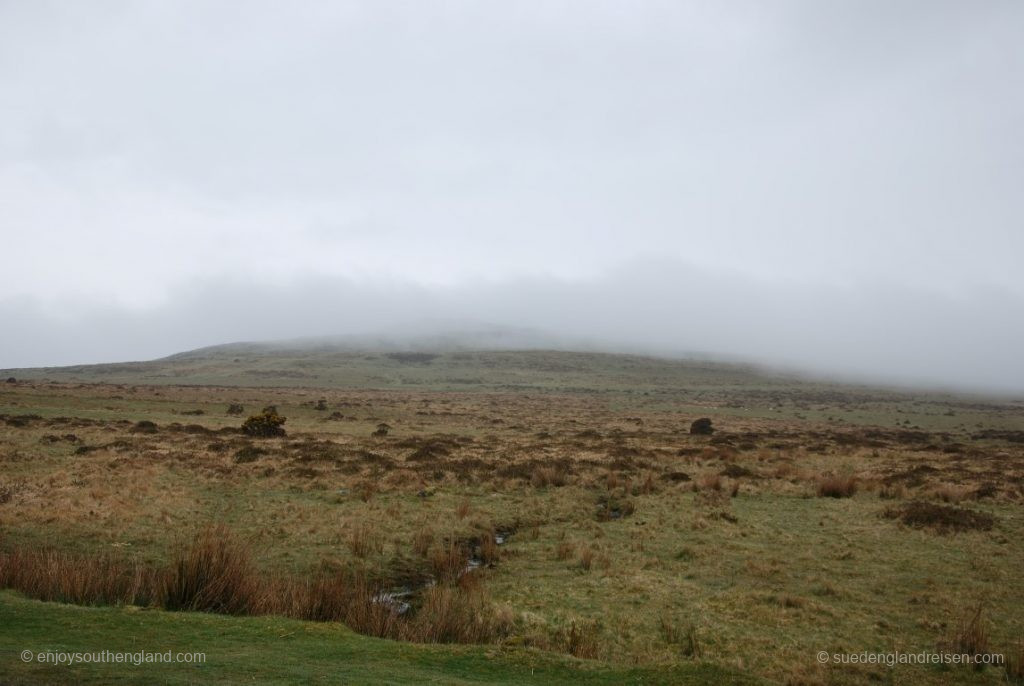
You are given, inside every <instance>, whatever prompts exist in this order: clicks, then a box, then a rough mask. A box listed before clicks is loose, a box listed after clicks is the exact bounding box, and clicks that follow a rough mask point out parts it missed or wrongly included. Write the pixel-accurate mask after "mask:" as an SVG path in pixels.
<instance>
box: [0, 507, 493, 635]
mask: <svg viewBox="0 0 1024 686" xmlns="http://www.w3.org/2000/svg"><path fill="white" fill-rule="evenodd" d="M445 558H446V563H447V564H448V568H447V569H446V570H445V572H446V574H447V576H448V578H449V579H450V580H453V579H458V580H459V583H458V584H457V585H455V586H435V587H431V588H429V589H427V590H425V591H424V593H423V597H422V602H421V604H420V606H419V607H418V608H417V610H416V611H415V613H412V614H411V616H410V617H408V618H407V617H402V616H400V615H399V614H398V613H397V612H396V611H395V610H394V609H393V608H392V607H391V606H389V605H388V604H387V603H383V602H379V601H378V600H377V598H378V597H379V596H378V594H379V593H380V591H381V585H380V584H379V583H378V584H375V583H371V582H370V581H369V580H368V578H367V577H366V576H365V575H364V574H362V573H358V572H351V571H349V572H346V571H336V572H332V573H324V574H320V575H316V576H313V577H306V578H301V577H299V578H297V577H290V576H267V575H264V574H262V573H261V572H260V571H259V570H258V569H257V568H256V567H255V566H254V565H253V563H252V557H251V555H250V553H249V549H248V547H247V546H246V545H245V544H243V543H242V542H240V541H239V540H237V539H236V538H234V537H233V536H232V535H231V533H230V532H229V531H228V530H227V529H226V528H225V527H223V526H217V527H211V528H208V529H205V530H203V531H201V532H200V533H199V534H198V535H197V536H196V538H195V539H194V540H193V541H192V542H191V544H189V545H187V546H180V547H179V548H178V549H177V550H175V551H174V554H173V557H172V562H171V563H170V564H169V565H168V566H167V567H163V568H159V567H152V566H145V565H141V564H137V563H133V562H130V561H127V560H123V559H117V558H114V557H112V556H109V555H105V556H81V555H71V554H67V553H61V552H57V551H33V550H26V549H18V548H16V549H14V550H11V551H9V552H6V553H4V554H2V555H0V588H12V589H16V590H18V591H20V592H22V593H24V594H25V595H28V596H30V597H32V598H36V599H39V600H47V601H58V602H68V603H76V604H83V605H126V604H130V605H143V606H152V607H159V608H162V609H166V610H178V611H204V612H213V613H218V614H232V615H264V614H275V615H281V616H287V617H294V618H297V619H304V620H311V621H341V622H344V623H345V624H346V625H348V626H349V627H350V628H352V629H353V630H355V631H357V632H359V633H362V634H366V635H370V636H378V637H381V638H392V639H404V640H411V641H419V642H428V643H487V642H491V641H495V640H499V639H500V638H502V637H504V636H506V635H507V634H508V633H509V631H510V630H511V627H512V624H513V621H512V620H513V617H512V615H511V613H510V612H509V611H508V610H506V609H497V608H495V606H494V605H493V604H492V603H491V602H490V601H489V599H488V596H487V594H486V591H485V589H484V586H483V584H482V583H481V581H480V577H479V575H477V574H466V575H464V576H462V577H461V578H460V574H461V572H462V570H463V568H464V564H465V558H464V556H463V555H462V553H461V552H460V548H459V547H458V546H456V545H454V544H451V545H450V546H449V547H448V548H447V549H446V550H445Z"/></svg>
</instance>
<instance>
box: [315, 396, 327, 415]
mask: <svg viewBox="0 0 1024 686" xmlns="http://www.w3.org/2000/svg"><path fill="white" fill-rule="evenodd" d="M316 409H317V410H319V411H321V412H323V411H324V410H326V409H327V401H326V400H324V399H323V398H320V399H319V400H317V401H316Z"/></svg>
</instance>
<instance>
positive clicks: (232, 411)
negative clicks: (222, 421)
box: [228, 403, 245, 416]
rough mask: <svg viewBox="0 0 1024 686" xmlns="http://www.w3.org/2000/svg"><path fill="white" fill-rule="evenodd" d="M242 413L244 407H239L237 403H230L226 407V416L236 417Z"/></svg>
mask: <svg viewBox="0 0 1024 686" xmlns="http://www.w3.org/2000/svg"><path fill="white" fill-rule="evenodd" d="M243 412H245V407H243V406H242V405H240V404H238V403H231V404H230V405H228V414H229V415H232V416H237V415H240V414H242V413H243Z"/></svg>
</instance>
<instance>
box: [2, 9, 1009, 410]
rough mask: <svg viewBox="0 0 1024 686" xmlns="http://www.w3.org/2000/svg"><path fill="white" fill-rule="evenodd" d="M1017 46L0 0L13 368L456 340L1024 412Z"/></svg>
mask: <svg viewBox="0 0 1024 686" xmlns="http://www.w3.org/2000/svg"><path fill="white" fill-rule="evenodd" d="M1022 37H1024V3H1021V2H1019V1H1017V0H1007V1H1003V2H1001V1H996V0H982V1H980V2H973V1H968V0H963V1H962V2H938V1H935V0H922V1H920V2H911V1H904V2H893V1H891V0H885V1H878V2H870V1H864V0H857V1H853V0H851V1H849V2H840V1H836V2H818V1H816V0H807V1H805V2H785V1H775V2H760V1H757V2H754V1H751V2H743V1H739V0H737V1H733V2H729V1H725V2H723V1H720V0H715V1H708V2H683V1H677V2H664V3H663V2H657V1H655V0H647V1H642V2H635V1H627V0H620V1H619V2H595V1H594V0H586V1H580V2H559V1H553V0H545V1H543V2H542V1H540V0H537V1H531V2H527V1H513V2H480V1H473V2H452V1H445V2H441V1H440V0H437V1H430V0H418V1H415V2H386V1H374V2H369V1H368V2H340V1H339V2H313V1H308V2H301V3H291V2H284V1H283V0H281V1H279V2H253V1H247V2H239V1H237V0H234V1H232V2H215V1H209V0H204V1H202V2H198V1H197V2H187V1H183V0H175V1H173V2H172V1H167V2H146V1H143V0H135V1H133V2H103V1H94V2H73V1H72V0H66V1H64V2H46V1H45V0H43V1H39V0H32V1H30V0H0V238H2V250H0V322H2V324H0V326H2V329H3V333H2V335H0V367H11V366H27V365H49V364H66V363H73V362H91V361H115V360H124V359H145V358H151V357H156V356H161V355H166V354H170V353H173V352H177V351H179V350H182V349H186V348H192V347H198V346H202V345H209V344H215V343H223V342H228V341H234V340H252V339H265V338H288V337H293V336H307V335H328V334H344V333H355V332H366V331H371V330H375V329H379V328H386V327H395V326H402V325H404V324H407V323H409V322H414V321H423V320H431V321H436V320H440V321H452V320H458V321H461V322H472V321H481V322H489V323H496V324H505V325H515V326H529V327H536V328H540V329H544V330H547V331H551V332H553V333H555V334H559V335H566V336H575V337H584V338H588V339H592V340H596V341H599V342H607V344H608V345H609V346H619V347H621V346H631V347H634V348H637V349H650V350H658V351H662V352H686V351H703V352H707V353H721V354H725V355H731V356H740V357H746V358H750V359H754V360H762V361H766V362H772V363H782V364H788V365H795V366H798V367H806V368H808V369H812V370H815V371H824V372H830V371H831V372H836V373H843V374H851V373H852V374H858V375H863V376H865V377H867V378H872V379H883V380H885V379H891V380H895V381H919V382H925V383H931V384H940V385H942V384H946V385H955V386H963V387H988V388H999V389H1003V390H1015V391H1024V361H1022V360H1021V357H1020V351H1021V350H1024V269H1022V268H1021V263H1022V256H1024V221H1022V220H1024V88H1022V87H1021V84H1024V39H1022ZM267 303H271V304H273V309H272V310H270V311H268V307H267V305H266V304H267Z"/></svg>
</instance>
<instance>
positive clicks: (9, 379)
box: [7, 376, 18, 383]
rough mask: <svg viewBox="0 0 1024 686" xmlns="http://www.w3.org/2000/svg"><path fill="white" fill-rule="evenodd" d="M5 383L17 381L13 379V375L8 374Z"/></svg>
mask: <svg viewBox="0 0 1024 686" xmlns="http://www.w3.org/2000/svg"><path fill="white" fill-rule="evenodd" d="M7 383H18V380H17V379H15V378H14V377H13V376H8V377H7Z"/></svg>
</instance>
